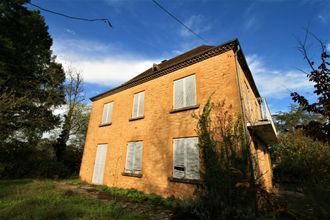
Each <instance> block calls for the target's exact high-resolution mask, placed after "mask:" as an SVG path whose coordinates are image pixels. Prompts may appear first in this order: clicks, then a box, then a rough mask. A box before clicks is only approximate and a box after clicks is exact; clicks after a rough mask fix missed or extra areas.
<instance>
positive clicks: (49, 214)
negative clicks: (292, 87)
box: [0, 179, 330, 220]
mask: <svg viewBox="0 0 330 220" xmlns="http://www.w3.org/2000/svg"><path fill="white" fill-rule="evenodd" d="M277 195H278V196H279V198H280V200H281V202H283V203H285V204H286V205H285V208H283V209H279V210H277V211H275V212H274V213H272V214H271V215H267V216H273V219H330V215H329V213H330V212H329V210H330V188H329V187H328V186H326V187H325V186H322V187H321V186H318V187H312V188H306V187H305V188H299V187H298V188H297V187H296V186H294V187H293V186H291V187H288V186H286V187H280V190H279V191H278V194H277ZM175 202H176V200H173V199H164V198H161V197H160V196H157V195H152V194H144V193H142V192H138V191H136V190H133V189H130V190H124V189H118V188H109V187H106V186H93V185H89V184H84V183H82V182H81V181H79V180H78V179H73V180H61V181H59V180H56V181H54V180H32V179H24V180H1V181H0V219H157V220H158V219H171V217H173V212H172V210H173V207H174V205H175ZM280 212H282V213H280ZM275 213H277V214H275ZM180 219H181V218H180Z"/></svg>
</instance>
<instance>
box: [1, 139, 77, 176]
mask: <svg viewBox="0 0 330 220" xmlns="http://www.w3.org/2000/svg"><path fill="white" fill-rule="evenodd" d="M81 155H82V151H81V150H76V149H73V148H72V147H68V149H67V150H66V151H65V154H64V159H63V161H57V160H56V158H55V154H54V151H53V148H52V145H51V142H50V141H49V140H42V141H40V142H39V143H38V144H37V145H36V146H31V145H30V144H28V143H27V142H22V141H17V140H15V141H13V142H10V143H6V144H4V143H3V145H1V146H0V179H4V178H15V179H17V178H65V177H70V176H73V175H77V174H78V172H79V167H80V161H81Z"/></svg>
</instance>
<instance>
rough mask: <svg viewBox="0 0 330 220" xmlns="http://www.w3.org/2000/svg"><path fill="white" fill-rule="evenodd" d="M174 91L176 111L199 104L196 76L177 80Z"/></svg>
mask: <svg viewBox="0 0 330 220" xmlns="http://www.w3.org/2000/svg"><path fill="white" fill-rule="evenodd" d="M173 89H174V92H173V108H174V109H179V108H185V107H189V106H194V105H196V104H197V100H196V77H195V75H191V76H187V77H185V78H182V79H178V80H175V81H174V86H173Z"/></svg>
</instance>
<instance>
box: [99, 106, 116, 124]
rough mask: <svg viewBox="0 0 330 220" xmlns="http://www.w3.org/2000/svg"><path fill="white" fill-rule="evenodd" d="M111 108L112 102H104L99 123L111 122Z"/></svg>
mask: <svg viewBox="0 0 330 220" xmlns="http://www.w3.org/2000/svg"><path fill="white" fill-rule="evenodd" d="M112 108H113V102H109V103H106V104H104V106H103V115H102V121H101V125H104V124H110V123H111V118H112Z"/></svg>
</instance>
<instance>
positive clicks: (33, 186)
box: [0, 180, 145, 219]
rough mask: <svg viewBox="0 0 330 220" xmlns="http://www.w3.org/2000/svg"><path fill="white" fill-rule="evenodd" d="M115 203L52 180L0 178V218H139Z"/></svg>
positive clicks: (140, 217) (136, 214)
mask: <svg viewBox="0 0 330 220" xmlns="http://www.w3.org/2000/svg"><path fill="white" fill-rule="evenodd" d="M142 218H145V216H142V215H140V214H138V213H134V212H132V211H128V210H126V209H124V208H123V207H121V205H120V204H119V203H116V202H109V203H104V202H99V201H95V200H92V199H89V198H86V197H85V196H83V195H78V194H75V193H74V192H67V191H60V190H57V189H56V188H55V187H54V183H53V182H52V181H51V180H3V181H0V219H142Z"/></svg>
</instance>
